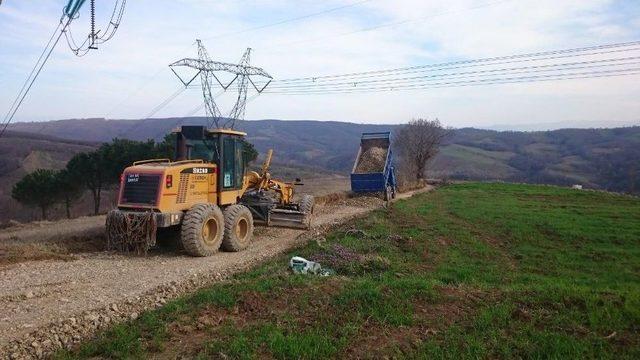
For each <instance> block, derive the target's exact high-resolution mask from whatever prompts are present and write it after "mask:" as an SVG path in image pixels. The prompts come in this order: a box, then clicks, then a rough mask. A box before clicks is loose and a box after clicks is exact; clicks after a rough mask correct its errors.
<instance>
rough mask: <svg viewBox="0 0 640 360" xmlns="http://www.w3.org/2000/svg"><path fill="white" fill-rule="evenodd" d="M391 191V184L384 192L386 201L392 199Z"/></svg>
mask: <svg viewBox="0 0 640 360" xmlns="http://www.w3.org/2000/svg"><path fill="white" fill-rule="evenodd" d="M391 191H392V190H391V186H387V187H386V188H385V190H384V194H383V195H384V198H383V200H384V201H390V200H391V198H392V194H391Z"/></svg>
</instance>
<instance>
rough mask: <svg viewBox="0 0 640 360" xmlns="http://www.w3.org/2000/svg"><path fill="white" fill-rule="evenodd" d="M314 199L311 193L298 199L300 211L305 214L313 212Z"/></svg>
mask: <svg viewBox="0 0 640 360" xmlns="http://www.w3.org/2000/svg"><path fill="white" fill-rule="evenodd" d="M314 206H315V199H314V198H313V196H311V195H303V196H302V200H301V201H300V212H303V213H305V214H313V208H314Z"/></svg>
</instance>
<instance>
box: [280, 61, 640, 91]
mask: <svg viewBox="0 0 640 360" xmlns="http://www.w3.org/2000/svg"><path fill="white" fill-rule="evenodd" d="M638 74H640V67H636V68H627V69H615V70H602V71H590V72H578V73H560V74H546V75H531V76H520V77H505V78H491V79H481V80H462V81H442V82H435V83H417V84H409V85H401V86H395V87H394V86H371V87H367V88H353V89H332V90H296V91H280V92H277V91H272V92H269V93H270V94H281V95H326V94H351V93H365V92H387V91H400V90H424V89H436V88H449V87H461V86H474V85H495V84H511V83H531V82H538V81H556V80H571V79H591V78H601V77H611V76H629V75H638Z"/></svg>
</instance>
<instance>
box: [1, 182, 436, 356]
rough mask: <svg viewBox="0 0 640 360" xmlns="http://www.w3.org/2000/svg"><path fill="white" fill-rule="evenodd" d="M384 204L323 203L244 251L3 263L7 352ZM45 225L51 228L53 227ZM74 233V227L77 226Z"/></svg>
mask: <svg viewBox="0 0 640 360" xmlns="http://www.w3.org/2000/svg"><path fill="white" fill-rule="evenodd" d="M419 191H425V190H419ZM413 193H415V192H412V193H407V194H399V197H400V198H406V197H408V196H411V195H412V194H413ZM381 205H382V202H381V201H380V200H377V199H369V200H367V201H363V200H362V198H360V199H358V198H356V199H347V200H343V201H342V202H340V203H338V204H332V205H322V206H320V205H318V206H316V214H315V217H314V222H313V223H314V228H313V229H312V230H309V231H302V230H293V229H282V228H257V231H256V235H257V236H256V237H255V240H254V243H253V244H252V245H251V246H250V247H249V248H248V249H247V250H245V251H242V252H238V253H226V252H221V253H218V254H216V255H214V256H212V257H206V258H194V257H188V256H184V255H177V254H175V253H161V252H158V253H151V254H150V255H147V256H133V255H122V254H114V253H107V252H99V253H86V254H81V255H79V256H76V259H75V260H73V261H60V260H45V261H31V262H24V263H20V264H15V265H11V266H6V267H3V268H0V284H1V285H0V354H3V355H4V354H6V355H5V356H6V357H7V358H11V356H13V358H22V357H42V356H46V354H48V353H50V352H51V350H53V349H55V348H59V347H61V346H71V345H73V344H74V343H78V342H80V341H81V340H82V339H85V338H87V337H89V336H91V334H92V333H94V332H95V331H96V330H97V329H100V328H104V327H106V326H108V325H109V324H110V323H113V322H117V321H123V320H126V319H130V318H135V317H136V316H137V315H138V314H139V313H140V312H142V311H144V310H146V309H149V308H153V307H157V306H161V305H162V304H164V303H165V302H166V301H167V300H169V299H171V298H174V297H176V296H179V295H180V294H183V293H186V292H189V291H193V290H194V289H196V288H198V287H200V286H203V285H206V284H208V283H211V282H214V281H219V280H220V279H223V278H225V277H227V276H229V275H231V274H233V273H237V272H239V271H242V270H245V269H247V268H250V267H252V266H254V265H256V264H257V263H260V262H261V261H264V260H265V259H267V258H270V257H273V256H274V255H277V254H279V253H282V252H284V251H286V250H288V249H290V248H292V247H294V246H297V245H300V244H302V243H303V242H305V241H307V240H308V239H310V238H312V237H313V236H316V235H318V234H319V233H320V232H321V231H323V229H326V228H329V227H331V226H332V225H336V224H339V223H343V222H345V221H347V220H348V219H351V218H353V217H357V216H360V215H362V214H365V213H367V212H369V211H371V210H372V209H374V208H377V207H380V206H381ZM91 221H93V223H92V226H87V225H86V223H84V224H82V225H78V226H81V229H82V230H83V231H99V228H102V226H103V223H102V222H103V221H104V219H92V220H91ZM78 224H80V222H78ZM94 228H95V229H94ZM24 231H25V232H29V234H31V233H30V232H34V231H35V230H34V229H33V228H26V229H24ZM40 231H44V232H46V231H47V230H46V226H42V227H41V229H40ZM66 231H68V233H69V234H71V233H73V227H72V226H69V227H68V230H66ZM22 235H24V234H20V232H16V233H15V234H12V236H14V237H22ZM60 235H61V234H57V235H56V236H60Z"/></svg>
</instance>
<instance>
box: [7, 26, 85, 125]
mask: <svg viewBox="0 0 640 360" xmlns="http://www.w3.org/2000/svg"><path fill="white" fill-rule="evenodd" d="M63 19H64V16H63V18H62V19H60V21H61V22H63ZM72 20H73V17H68V18H67V22H66V23H65V24H64V26H63V27H62V30H61V31H60V32H59V34H58V37H57V38H56V39H55V41H54V42H53V45H51V39H53V38H54V37H55V34H56V32H57V31H58V29H59V28H60V25H58V26H57V27H56V32H54V35H53V36H52V37H51V39H49V42H47V45H46V47H45V51H44V52H43V53H42V54H40V57H39V58H38V62H36V64H35V66H34V67H33V69H32V70H31V73H29V76H28V77H27V80H26V81H25V83H24V85H26V84H27V83H28V84H29V85H28V86H27V87H26V88H25V86H24V85H23V86H22V89H21V90H20V92H19V93H18V96H17V97H16V100H14V102H13V104H15V105H14V106H12V107H11V108H10V109H9V112H8V113H7V116H5V119H4V124H3V126H2V130H1V131H0V137H2V135H4V133H5V131H6V130H7V126H9V123H11V121H12V120H13V117H14V116H15V115H16V112H18V109H19V108H20V106H21V105H22V103H23V102H24V99H25V98H26V97H27V94H29V90H31V87H32V86H33V84H34V83H35V81H36V79H37V78H38V75H40V72H41V71H42V68H44V65H45V64H46V63H47V61H48V60H49V57H50V56H51V53H52V52H53V50H54V49H55V48H56V45H58V42H59V41H60V38H61V37H62V34H63V33H64V30H65V29H66V28H67V27H68V26H69V24H70V23H71V21H72ZM49 45H51V46H50V47H49ZM45 53H46V56H45V57H44V58H43V57H42V56H43V54H45ZM41 60H42V61H41ZM36 69H37V70H36ZM34 71H35V72H34ZM18 99H19V100H18Z"/></svg>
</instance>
